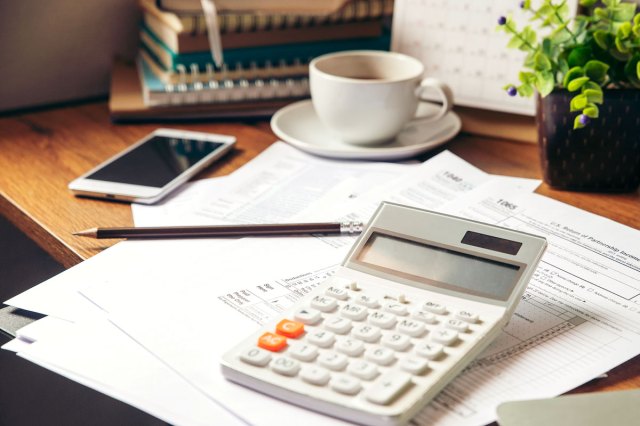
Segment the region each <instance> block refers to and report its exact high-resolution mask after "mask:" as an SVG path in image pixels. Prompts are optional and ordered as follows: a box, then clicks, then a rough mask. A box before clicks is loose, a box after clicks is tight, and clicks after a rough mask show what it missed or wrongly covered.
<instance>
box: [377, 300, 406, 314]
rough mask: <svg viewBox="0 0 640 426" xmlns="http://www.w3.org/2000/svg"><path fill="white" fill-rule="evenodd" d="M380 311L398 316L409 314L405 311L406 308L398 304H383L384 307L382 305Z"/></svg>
mask: <svg viewBox="0 0 640 426" xmlns="http://www.w3.org/2000/svg"><path fill="white" fill-rule="evenodd" d="M382 309H384V310H385V311H387V312H390V313H392V314H394V315H400V316H405V315H407V314H408V313H409V311H407V307H406V306H405V305H403V304H402V303H398V302H389V303H385V304H384V305H382Z"/></svg>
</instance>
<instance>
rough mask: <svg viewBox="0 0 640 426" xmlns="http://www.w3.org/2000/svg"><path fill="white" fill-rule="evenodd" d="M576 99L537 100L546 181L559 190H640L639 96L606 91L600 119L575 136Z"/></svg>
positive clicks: (557, 95)
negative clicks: (573, 107)
mask: <svg viewBox="0 0 640 426" xmlns="http://www.w3.org/2000/svg"><path fill="white" fill-rule="evenodd" d="M572 96H573V94H572V93H569V92H568V91H566V90H558V91H555V92H553V93H551V94H549V95H548V96H546V97H544V98H538V106H537V114H536V121H537V125H538V145H539V147H540V159H541V162H542V169H543V172H544V181H545V182H546V183H548V184H549V185H550V186H552V187H554V188H558V189H569V190H575V191H597V192H628V191H633V190H635V189H637V188H638V186H639V185H640V90H633V89H629V90H605V92H604V103H603V105H602V106H601V107H600V117H599V118H597V119H593V120H591V122H590V123H589V124H588V125H587V126H586V127H585V128H583V129H576V130H573V120H574V117H575V116H576V114H577V113H570V112H569V102H570V100H571V97H572Z"/></svg>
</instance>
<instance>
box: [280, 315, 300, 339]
mask: <svg viewBox="0 0 640 426" xmlns="http://www.w3.org/2000/svg"><path fill="white" fill-rule="evenodd" d="M276 333H278V334H280V335H282V336H287V337H291V338H293V339H295V338H296V337H298V336H300V335H301V334H302V333H304V324H303V323H301V322H297V321H291V320H288V319H283V320H282V321H280V322H279V323H278V325H276Z"/></svg>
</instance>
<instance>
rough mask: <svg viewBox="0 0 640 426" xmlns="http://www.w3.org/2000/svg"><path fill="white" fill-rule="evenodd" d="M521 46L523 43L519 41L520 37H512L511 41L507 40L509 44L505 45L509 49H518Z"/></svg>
mask: <svg viewBox="0 0 640 426" xmlns="http://www.w3.org/2000/svg"><path fill="white" fill-rule="evenodd" d="M523 44H524V42H523V41H522V40H521V39H520V37H518V36H517V35H514V36H513V37H511V40H509V43H507V47H508V48H509V49H519V48H520V46H522V45H523Z"/></svg>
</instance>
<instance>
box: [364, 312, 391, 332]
mask: <svg viewBox="0 0 640 426" xmlns="http://www.w3.org/2000/svg"><path fill="white" fill-rule="evenodd" d="M368 321H369V323H371V324H373V325H376V326H378V327H381V328H384V329H389V328H391V327H393V326H394V325H396V316H395V315H393V314H389V313H386V312H373V313H372V314H371V315H369V318H368Z"/></svg>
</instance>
